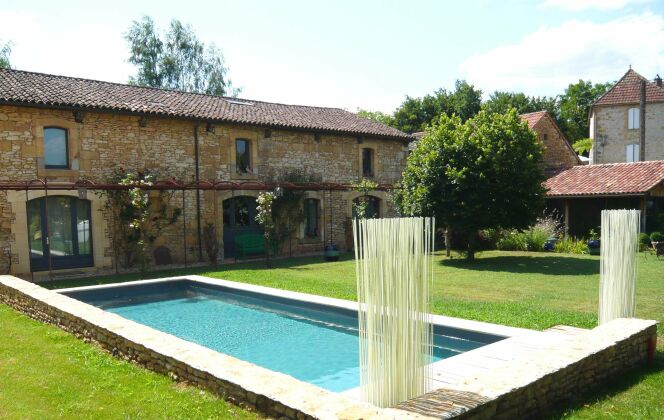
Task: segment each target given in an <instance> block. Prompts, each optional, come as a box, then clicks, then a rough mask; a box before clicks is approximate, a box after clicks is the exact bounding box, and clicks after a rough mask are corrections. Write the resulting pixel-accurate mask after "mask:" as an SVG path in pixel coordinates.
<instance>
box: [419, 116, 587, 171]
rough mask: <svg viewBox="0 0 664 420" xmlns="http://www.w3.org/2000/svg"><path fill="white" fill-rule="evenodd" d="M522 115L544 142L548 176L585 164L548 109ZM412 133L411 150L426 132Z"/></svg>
mask: <svg viewBox="0 0 664 420" xmlns="http://www.w3.org/2000/svg"><path fill="white" fill-rule="evenodd" d="M520 117H521V119H522V120H524V121H526V122H527V123H528V127H529V128H530V129H531V130H533V131H534V132H535V133H536V134H537V137H538V138H539V139H540V141H541V142H542V144H544V159H543V163H544V172H545V174H546V176H547V177H549V176H552V175H555V174H557V173H559V172H561V171H563V170H565V169H568V168H571V167H573V166H576V165H581V164H583V162H581V160H580V159H579V156H578V155H577V154H576V152H574V149H572V146H571V145H570V144H569V141H568V140H567V138H566V137H565V135H564V134H563V132H562V131H561V130H560V128H559V127H558V124H556V121H555V120H554V119H553V117H552V116H551V114H549V113H548V112H547V111H538V112H531V113H529V114H522V115H520ZM412 135H413V137H415V139H416V140H415V141H412V142H411V143H410V144H409V145H408V149H409V150H411V151H412V150H413V149H414V148H415V144H416V143H417V140H419V139H421V138H422V137H423V136H424V135H425V132H424V131H418V132H417V133H413V134H412Z"/></svg>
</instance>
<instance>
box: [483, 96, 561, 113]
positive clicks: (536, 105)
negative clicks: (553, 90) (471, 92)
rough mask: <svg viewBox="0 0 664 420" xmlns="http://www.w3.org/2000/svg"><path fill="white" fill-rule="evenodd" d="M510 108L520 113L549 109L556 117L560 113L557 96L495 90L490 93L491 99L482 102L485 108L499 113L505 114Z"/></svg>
mask: <svg viewBox="0 0 664 420" xmlns="http://www.w3.org/2000/svg"><path fill="white" fill-rule="evenodd" d="M510 108H514V109H516V112H518V113H519V114H527V113H529V112H537V111H549V113H550V114H551V115H552V116H553V117H554V118H556V117H557V116H558V114H559V110H558V101H557V100H556V98H555V97H548V96H542V97H540V96H537V97H536V96H527V95H526V94H524V93H522V92H518V93H517V92H503V91H495V92H494V93H492V94H491V95H489V99H488V100H487V101H485V102H484V103H483V104H482V109H483V110H485V111H487V112H495V113H498V114H504V113H505V112H507V111H508V110H509V109H510Z"/></svg>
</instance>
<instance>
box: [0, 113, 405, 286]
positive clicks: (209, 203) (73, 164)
mask: <svg viewBox="0 0 664 420" xmlns="http://www.w3.org/2000/svg"><path fill="white" fill-rule="evenodd" d="M81 116H82V121H81V119H80V117H81ZM78 117H79V118H75V115H74V113H73V112H71V111H66V110H58V109H47V108H33V107H17V106H4V105H3V106H0V152H1V154H0V161H1V163H2V165H0V180H3V181H29V180H33V179H37V178H40V179H43V178H47V179H48V180H49V181H51V180H52V181H76V180H79V179H88V180H92V181H94V182H106V181H107V180H108V179H109V177H110V176H111V175H112V173H113V171H114V170H115V169H116V168H118V167H122V168H123V169H124V170H125V171H128V172H129V171H131V172H133V171H142V170H144V169H149V170H151V171H153V172H155V173H156V174H157V176H158V178H161V179H171V178H176V179H179V180H187V181H189V180H192V179H194V174H195V153H194V144H195V140H194V137H195V135H197V136H198V141H199V156H200V163H199V168H200V179H201V180H204V181H234V182H244V181H261V182H270V181H274V180H277V179H279V178H280V177H282V176H284V175H285V174H287V173H289V172H291V171H295V170H297V171H300V172H302V173H304V174H306V175H308V176H312V177H316V178H318V179H319V180H320V181H322V182H328V183H344V184H347V183H352V182H356V181H358V180H359V179H360V178H361V155H362V149H363V148H371V149H373V151H374V179H375V181H376V182H378V183H380V184H393V183H395V182H397V181H398V180H399V179H400V177H401V172H402V170H403V168H404V167H405V159H406V155H407V146H406V144H404V143H403V142H401V141H399V140H390V139H379V138H370V137H364V138H363V137H357V136H353V135H337V134H326V133H314V132H307V131H294V130H280V129H266V128H262V127H253V126H241V125H233V124H215V125H211V126H208V125H206V124H205V123H202V124H198V123H197V122H196V121H192V120H176V119H164V118H147V119H145V118H142V117H139V116H132V115H120V114H112V113H104V112H83V113H82V114H79V116H78ZM77 119H78V121H81V122H77ZM50 126H55V127H61V128H64V129H66V130H67V133H68V149H69V150H68V154H69V156H68V157H69V162H70V164H69V168H68V169H47V168H45V167H44V159H43V156H44V138H43V137H44V134H43V132H44V131H43V130H44V127H50ZM238 138H242V139H247V140H248V141H249V144H250V151H251V173H249V174H239V173H237V171H236V167H235V139H238ZM70 193H71V192H70ZM74 193H76V191H74ZM226 193H230V192H229V191H218V192H213V191H201V192H200V197H201V225H202V226H205V224H207V223H212V224H213V225H215V227H216V232H217V235H218V237H219V240H222V238H223V226H224V221H223V200H225V199H228V198H230V197H229V195H228V194H226ZM256 194H257V192H255V191H235V192H234V193H233V194H231V196H239V195H250V196H255V195H256ZM49 195H68V194H67V193H66V192H64V191H49ZM330 195H331V197H330ZM374 195H375V196H376V197H378V198H380V199H381V209H383V210H384V213H383V215H391V214H393V208H392V206H391V204H390V203H389V202H388V201H389V200H388V196H387V194H386V193H385V192H376V193H375V194H374ZM39 196H40V194H39V193H38V192H36V191H31V192H29V193H28V194H27V195H26V193H25V191H22V192H20V191H7V192H5V191H0V273H2V272H11V273H12V274H17V275H25V274H26V273H28V272H29V271H30V264H29V253H28V252H29V251H28V249H27V245H26V244H27V227H26V223H25V220H26V216H25V213H26V210H25V206H26V201H27V200H31V199H34V198H36V197H39ZM307 196H308V197H310V198H316V199H318V200H319V203H320V208H319V214H320V217H319V219H320V220H319V225H320V229H319V235H318V237H317V238H304V235H303V233H302V232H298V235H297V238H295V239H294V240H293V241H292V244H291V246H290V247H289V249H291V250H293V252H294V253H304V252H320V251H322V250H323V247H324V244H325V243H326V242H327V241H329V240H331V241H332V242H333V243H335V244H337V246H339V248H341V249H345V244H346V239H345V238H346V226H347V219H348V218H350V217H351V213H350V204H348V203H349V200H352V196H353V192H348V191H332V192H330V191H310V192H307ZM86 199H89V200H90V201H92V202H93V206H94V205H95V204H94V203H95V202H96V203H97V207H99V208H100V209H101V208H102V207H103V202H104V198H103V196H102V197H97V194H95V193H94V192H91V191H88V192H87V197H86ZM171 203H172V204H171V205H172V206H173V207H180V208H181V207H182V192H181V191H178V192H176V193H174V194H173V197H172V201H171ZM184 210H185V216H186V218H185V220H184V226H183V225H182V224H183V221H182V218H180V220H179V221H178V222H177V223H176V224H175V225H172V226H168V227H167V228H165V229H164V230H163V231H162V232H161V237H160V238H158V239H157V241H155V243H154V246H155V247H156V246H161V245H164V246H166V247H168V248H169V250H170V252H171V254H172V256H173V260H174V262H176V263H181V262H182V261H183V260H184V256H185V253H186V254H187V259H188V260H189V261H190V262H192V261H198V254H199V252H198V235H197V226H196V192H195V191H187V192H186V193H185V204H184ZM324 217H325V220H323V218H324ZM106 219H107V217H106V216H105V215H104V214H102V212H101V211H100V212H96V213H95V212H93V214H92V225H93V226H98V227H97V230H98V231H97V232H96V236H95V232H93V244H95V250H96V251H98V252H99V253H100V255H95V264H94V269H106V268H110V267H112V266H114V263H115V261H114V258H113V257H114V255H113V254H114V253H113V247H112V237H111V234H110V231H109V228H108V226H107V220H106ZM183 231H184V232H186V234H184V236H185V241H183ZM202 253H203V255H205V252H204V251H203V252H202ZM98 257H99V258H98ZM94 269H93V270H90V271H94ZM84 271H86V270H84Z"/></svg>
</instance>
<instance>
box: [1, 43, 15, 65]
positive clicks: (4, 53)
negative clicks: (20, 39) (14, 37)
mask: <svg viewBox="0 0 664 420" xmlns="http://www.w3.org/2000/svg"><path fill="white" fill-rule="evenodd" d="M11 52H12V43H11V42H7V43H5V44H0V69H9V68H11V65H10V64H9V55H10V54H11Z"/></svg>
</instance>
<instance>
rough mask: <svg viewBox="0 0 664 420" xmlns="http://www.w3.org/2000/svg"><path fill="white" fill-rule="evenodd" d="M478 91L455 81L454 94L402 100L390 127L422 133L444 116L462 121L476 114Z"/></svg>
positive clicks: (444, 92)
mask: <svg viewBox="0 0 664 420" xmlns="http://www.w3.org/2000/svg"><path fill="white" fill-rule="evenodd" d="M481 103H482V91H481V90H479V89H475V87H474V86H473V85H471V84H468V82H466V81H465V80H457V81H456V84H455V89H454V92H448V91H447V90H445V89H438V90H437V91H436V92H434V93H433V95H425V96H424V97H422V98H413V97H410V96H406V100H405V101H404V102H403V103H402V104H401V106H400V107H399V108H397V110H396V111H395V112H394V117H393V118H394V124H393V126H394V127H396V128H398V129H399V130H401V131H404V132H406V133H413V132H416V131H423V130H424V129H425V128H426V127H427V126H428V125H429V124H431V122H433V121H436V120H438V118H439V117H440V116H441V115H443V114H445V115H448V116H451V115H458V116H459V117H460V118H461V120H462V121H466V120H467V119H469V118H471V117H472V116H474V115H475V114H477V112H479V110H480V106H481Z"/></svg>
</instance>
